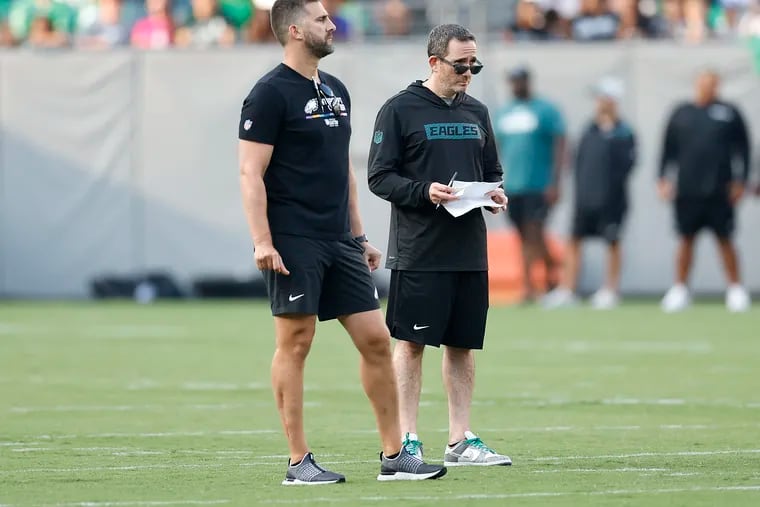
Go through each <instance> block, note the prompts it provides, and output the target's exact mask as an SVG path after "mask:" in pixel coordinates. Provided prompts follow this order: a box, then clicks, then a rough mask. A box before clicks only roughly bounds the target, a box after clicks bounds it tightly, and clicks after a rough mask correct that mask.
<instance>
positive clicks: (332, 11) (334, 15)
mask: <svg viewBox="0 0 760 507" xmlns="http://www.w3.org/2000/svg"><path fill="white" fill-rule="evenodd" d="M321 2H322V5H323V6H324V8H325V10H326V11H327V13H328V14H329V15H330V20H331V21H332V22H333V24H334V25H335V35H334V36H333V37H334V40H347V39H349V38H351V24H350V23H349V22H348V20H347V19H346V18H344V17H343V16H341V15H340V8H341V6H342V5H343V0H321Z"/></svg>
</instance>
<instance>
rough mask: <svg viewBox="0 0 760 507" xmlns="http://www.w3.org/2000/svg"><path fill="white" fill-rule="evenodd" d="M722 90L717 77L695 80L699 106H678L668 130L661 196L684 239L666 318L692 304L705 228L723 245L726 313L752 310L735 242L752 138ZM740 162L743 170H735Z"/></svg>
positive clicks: (664, 301)
mask: <svg viewBox="0 0 760 507" xmlns="http://www.w3.org/2000/svg"><path fill="white" fill-rule="evenodd" d="M719 85H720V78H719V76H718V74H717V73H716V72H715V71H713V70H707V71H703V72H702V73H701V74H700V75H699V76H698V77H697V80H696V96H695V99H694V101H693V102H688V103H684V104H680V105H678V106H677V107H676V108H675V110H674V111H673V112H672V114H671V115H670V119H669V120H668V124H667V128H666V130H665V139H664V143H663V150H662V159H661V162H660V170H659V177H660V179H659V183H658V191H659V193H660V197H661V198H662V199H665V200H674V209H675V218H676V226H677V229H678V234H679V236H680V240H679V244H678V253H677V257H676V280H675V285H673V287H671V288H670V289H669V290H668V292H667V293H666V294H665V297H664V298H663V299H662V303H661V306H662V309H663V310H664V311H666V312H676V311H680V310H683V309H685V308H686V307H688V306H689V304H690V302H691V296H690V293H689V289H688V287H687V284H688V279H689V273H690V271H691V265H692V259H693V256H694V240H695V238H696V236H697V234H698V233H699V231H700V230H702V229H705V228H706V229H710V230H712V231H713V233H714V234H715V236H716V238H717V240H718V248H719V250H720V255H721V258H722V259H723V265H724V268H725V272H726V277H727V278H728V284H729V285H728V290H727V291H726V307H727V308H728V309H729V310H730V311H732V312H741V311H746V310H747V309H749V307H750V296H749V293H748V292H747V290H746V289H745V288H744V287H743V286H742V284H741V280H740V276H739V260H738V256H737V252H736V248H735V246H734V244H733V241H732V236H733V233H734V229H735V208H736V206H737V204H738V203H739V201H740V200H741V198H742V195H743V194H744V188H745V185H746V183H747V178H748V175H749V164H750V143H749V135H748V132H747V127H746V124H745V122H744V119H743V118H742V115H741V113H740V111H739V109H738V108H737V107H736V106H735V105H734V104H732V103H729V102H726V101H723V100H721V99H720V98H719V93H718V89H719ZM735 159H736V160H737V161H738V163H739V165H738V167H734V165H733V162H734V160H735ZM674 180H676V181H677V183H676V184H674V182H673V181H674Z"/></svg>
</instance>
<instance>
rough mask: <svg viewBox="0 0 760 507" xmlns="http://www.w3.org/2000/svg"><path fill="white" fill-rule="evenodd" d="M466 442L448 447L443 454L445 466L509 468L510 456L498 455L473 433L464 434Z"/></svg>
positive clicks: (466, 432)
mask: <svg viewBox="0 0 760 507" xmlns="http://www.w3.org/2000/svg"><path fill="white" fill-rule="evenodd" d="M464 438H465V439H464V440H462V441H461V442H458V443H457V444H455V445H447V446H446V450H445V451H444V453H443V464H444V466H447V467H449V466H451V467H457V466H494V465H502V466H508V465H511V464H512V460H511V459H510V458H509V456H504V455H501V454H498V453H497V452H496V451H494V450H493V449H491V448H490V447H488V446H487V445H486V444H484V443H483V441H482V440H481V439H480V438H479V437H478V436H477V435H475V434H474V433H473V432H471V431H465V432H464Z"/></svg>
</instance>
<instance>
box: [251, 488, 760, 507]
mask: <svg viewBox="0 0 760 507" xmlns="http://www.w3.org/2000/svg"><path fill="white" fill-rule="evenodd" d="M716 491H760V485H757V486H755V485H752V486H718V487H696V488H668V489H611V490H603V491H536V492H526V493H502V494H498V493H497V494H471V495H450V494H449V495H420V496H411V495H410V496H360V497H352V498H346V497H342V498H325V497H310V498H304V499H284V498H283V499H280V498H268V499H259V500H258V502H259V503H270V504H301V503H313V502H314V503H333V502H335V503H337V502H354V503H359V502H397V501H402V502H404V501H423V502H459V501H462V500H506V499H509V498H541V497H560V496H581V497H586V496H619V495H664V494H672V493H708V492H716Z"/></svg>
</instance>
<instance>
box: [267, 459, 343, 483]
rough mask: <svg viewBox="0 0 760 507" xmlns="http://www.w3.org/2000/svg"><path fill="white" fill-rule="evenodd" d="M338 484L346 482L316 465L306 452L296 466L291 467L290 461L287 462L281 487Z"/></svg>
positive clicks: (340, 476)
mask: <svg viewBox="0 0 760 507" xmlns="http://www.w3.org/2000/svg"><path fill="white" fill-rule="evenodd" d="M338 482H346V478H345V477H344V476H342V475H340V474H336V473H335V472H330V471H329V470H325V469H324V468H322V467H321V466H319V465H317V464H316V462H315V461H314V455H313V454H312V453H310V452H307V453H306V454H304V457H303V459H302V460H301V462H300V463H299V464H297V465H296V466H292V465H291V464H290V460H288V473H287V474H285V480H284V481H282V485H283V486H317V485H319V484H336V483H338Z"/></svg>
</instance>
